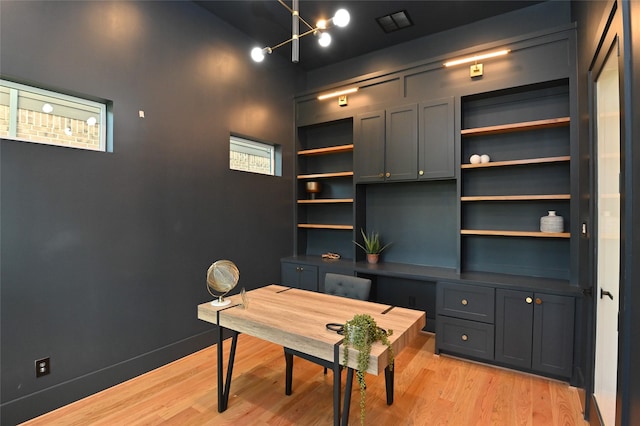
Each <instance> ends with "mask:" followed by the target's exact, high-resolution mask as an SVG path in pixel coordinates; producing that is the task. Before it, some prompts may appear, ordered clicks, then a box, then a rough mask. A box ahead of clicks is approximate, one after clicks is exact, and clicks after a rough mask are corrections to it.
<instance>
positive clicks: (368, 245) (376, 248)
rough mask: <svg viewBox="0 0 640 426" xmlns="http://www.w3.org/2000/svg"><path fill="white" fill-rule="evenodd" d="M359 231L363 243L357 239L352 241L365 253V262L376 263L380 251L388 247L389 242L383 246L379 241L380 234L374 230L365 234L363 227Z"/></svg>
mask: <svg viewBox="0 0 640 426" xmlns="http://www.w3.org/2000/svg"><path fill="white" fill-rule="evenodd" d="M360 233H361V234H362V240H363V243H364V244H360V243H359V242H357V241H354V243H355V244H356V245H357V246H358V247H360V248H361V249H362V250H364V252H365V253H366V254H367V262H369V263H378V259H379V257H380V253H382V250H384V249H386V248H387V247H389V246H390V245H391V243H389V244H385V245H384V246H383V245H382V243H381V242H380V235H378V233H377V232H375V231H372V232H371V233H370V234H366V233H365V232H364V229H360Z"/></svg>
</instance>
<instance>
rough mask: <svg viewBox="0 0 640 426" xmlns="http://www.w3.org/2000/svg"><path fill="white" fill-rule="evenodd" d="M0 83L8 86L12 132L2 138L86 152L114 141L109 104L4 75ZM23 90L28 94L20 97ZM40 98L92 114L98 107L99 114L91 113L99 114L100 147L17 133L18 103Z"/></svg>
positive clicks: (107, 146) (102, 148) (100, 149)
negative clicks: (28, 83) (43, 87)
mask: <svg viewBox="0 0 640 426" xmlns="http://www.w3.org/2000/svg"><path fill="white" fill-rule="evenodd" d="M0 86H4V87H6V88H8V89H9V132H8V133H9V134H8V135H6V136H5V135H3V136H0V138H4V139H7V140H15V141H19V142H30V143H37V144H41V145H49V146H59V147H63V148H76V149H82V150H86V151H95V152H107V151H108V150H109V149H110V145H111V144H110V139H109V132H110V130H109V129H110V128H111V125H110V113H109V106H108V103H107V102H106V101H95V100H91V99H87V98H83V97H79V96H72V95H68V94H65V93H61V92H56V91H53V90H47V89H42V88H40V87H35V86H29V85H26V84H21V83H16V82H13V81H10V80H5V79H1V78H0ZM20 91H24V92H26V93H28V95H27V96H22V97H21V96H20ZM38 98H43V99H40V100H41V101H43V102H45V103H47V102H46V100H47V99H51V101H52V102H54V101H55V103H57V104H59V105H63V106H64V107H67V108H70V109H78V110H80V111H85V112H87V113H90V112H91V113H93V112H94V111H92V110H97V111H96V112H97V113H94V114H92V115H98V116H99V118H98V124H99V126H100V127H99V131H98V139H99V141H98V146H97V147H96V148H90V147H82V146H74V145H70V144H62V143H55V142H54V141H51V140H50V139H42V140H38V139H37V137H34V138H32V139H28V138H24V137H19V136H17V133H18V124H19V117H18V109H19V104H20V102H21V100H22V99H26V100H27V102H36V100H37V99H38ZM38 101H39V100H38ZM78 106H80V107H82V106H84V107H87V109H86V110H83V109H82V108H78ZM34 111H35V110H34Z"/></svg>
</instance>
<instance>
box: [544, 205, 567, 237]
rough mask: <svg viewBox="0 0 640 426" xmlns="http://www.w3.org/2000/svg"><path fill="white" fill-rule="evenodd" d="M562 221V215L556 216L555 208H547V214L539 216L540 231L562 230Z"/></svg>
mask: <svg viewBox="0 0 640 426" xmlns="http://www.w3.org/2000/svg"><path fill="white" fill-rule="evenodd" d="M562 231H564V221H563V219H562V216H557V215H556V212H555V210H549V215H548V216H542V217H541V218H540V232H562Z"/></svg>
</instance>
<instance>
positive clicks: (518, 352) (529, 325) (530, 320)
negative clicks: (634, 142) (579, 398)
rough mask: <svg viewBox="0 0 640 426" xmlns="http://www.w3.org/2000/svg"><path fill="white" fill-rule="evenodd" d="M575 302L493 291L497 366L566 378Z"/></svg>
mask: <svg viewBox="0 0 640 426" xmlns="http://www.w3.org/2000/svg"><path fill="white" fill-rule="evenodd" d="M574 305H575V299H574V298H573V297H569V296H558V295H551V294H544V293H535V292H528V291H519V290H503V289H499V290H496V353H495V360H496V361H497V362H500V363H503V364H506V365H512V366H515V367H520V368H525V369H531V370H533V371H536V372H540V373H544V374H549V375H553V376H559V377H570V376H571V373H572V360H573V331H574V313H575V306H574Z"/></svg>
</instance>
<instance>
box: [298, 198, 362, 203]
mask: <svg viewBox="0 0 640 426" xmlns="http://www.w3.org/2000/svg"><path fill="white" fill-rule="evenodd" d="M333 203H353V198H316V199H315V200H298V204H333Z"/></svg>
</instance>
